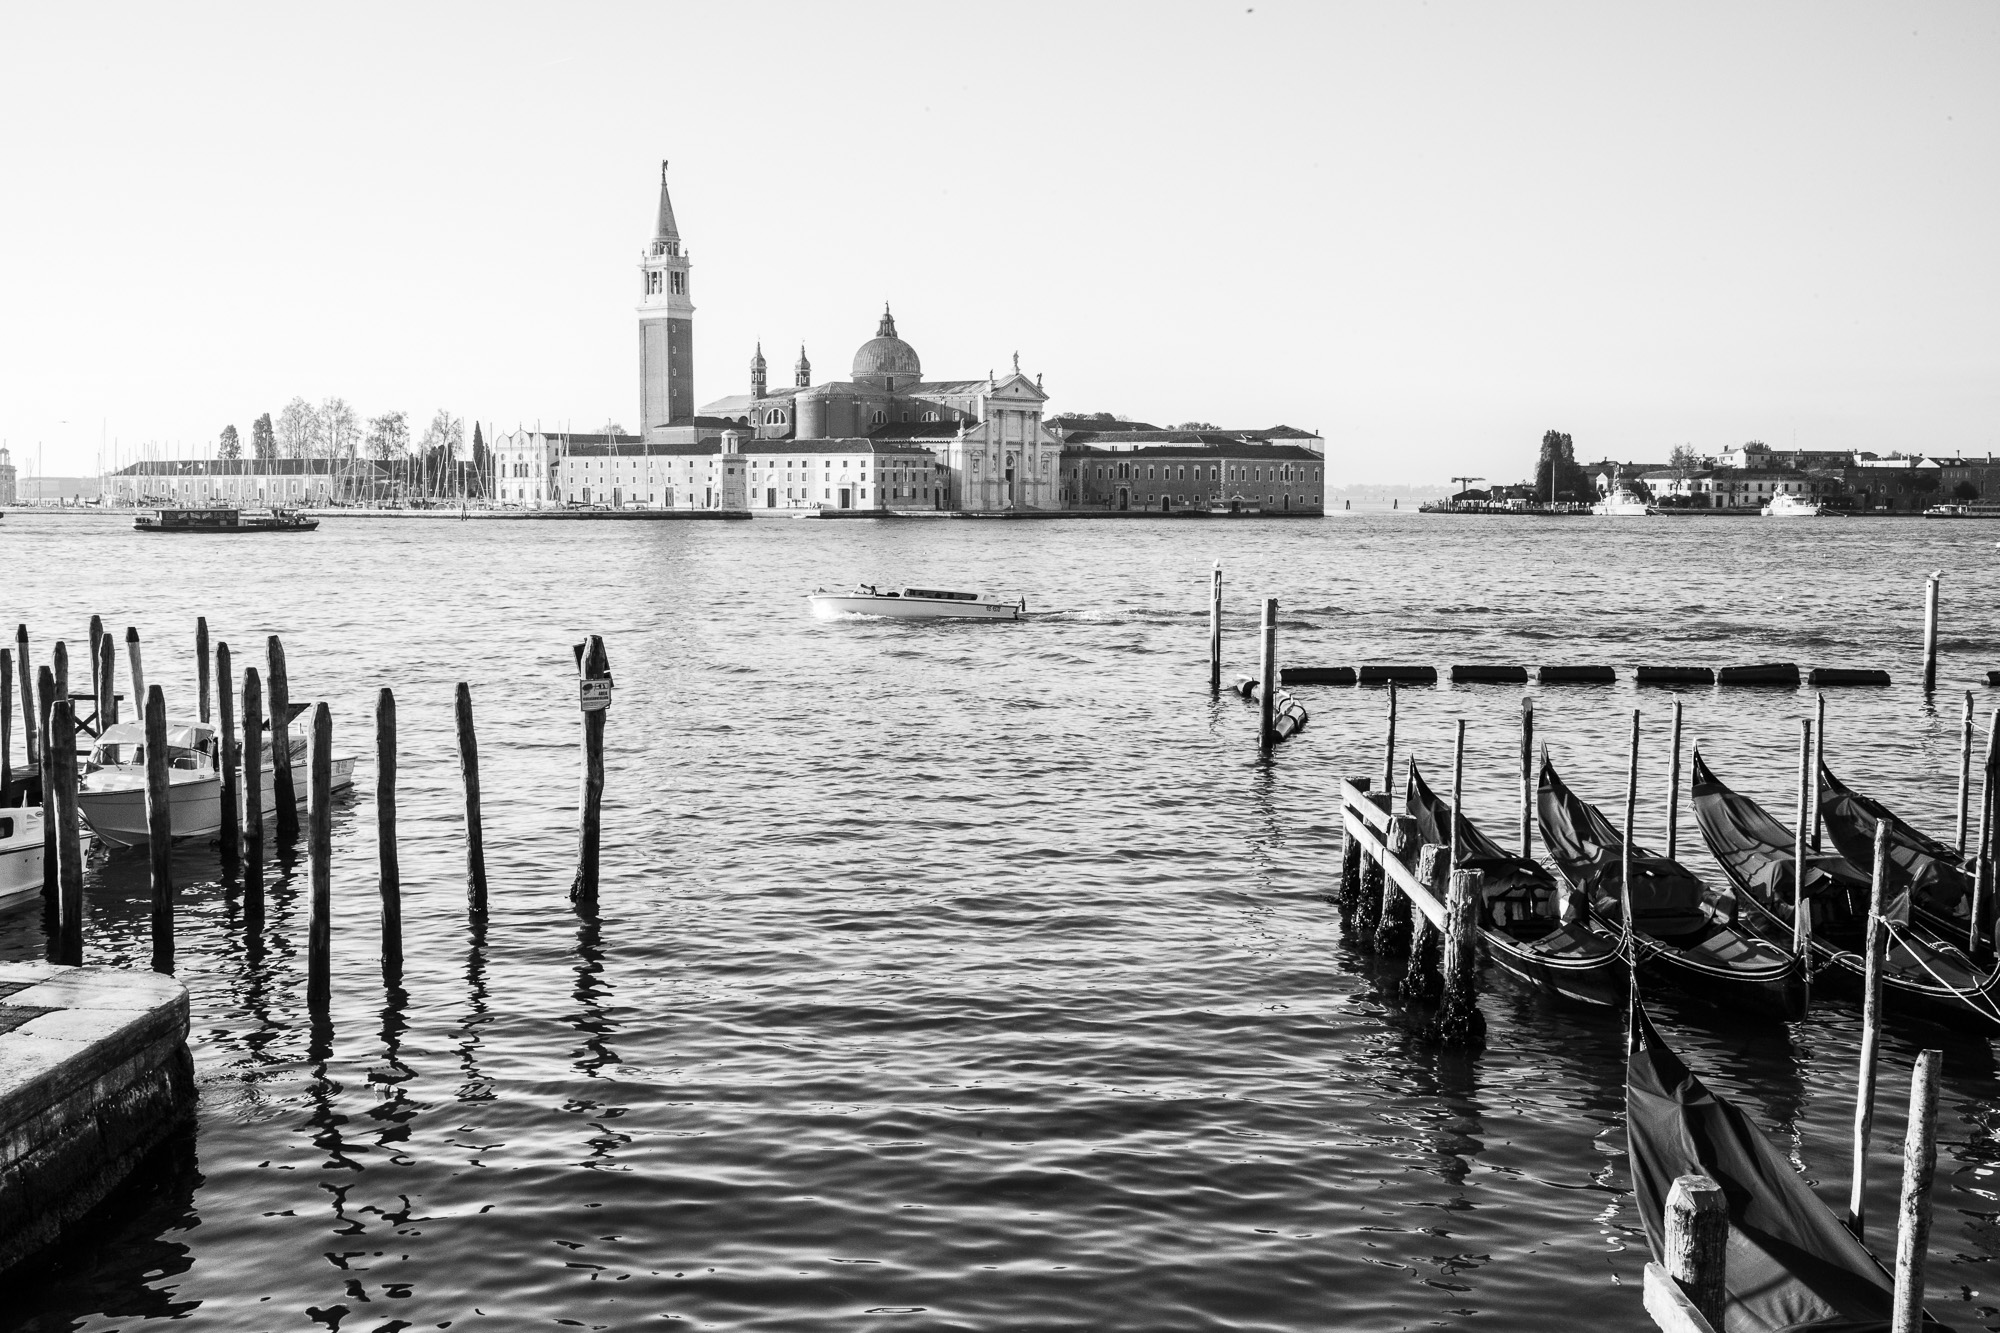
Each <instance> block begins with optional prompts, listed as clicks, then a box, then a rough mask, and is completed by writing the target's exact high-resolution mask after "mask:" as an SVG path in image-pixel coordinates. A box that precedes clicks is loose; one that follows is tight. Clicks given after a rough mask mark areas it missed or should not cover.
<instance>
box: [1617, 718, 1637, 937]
mask: <svg viewBox="0 0 2000 1333" xmlns="http://www.w3.org/2000/svg"><path fill="white" fill-rule="evenodd" d="M1638 813H1639V710H1638V709H1636V708H1635V709H1633V710H1632V745H1631V749H1630V751H1629V752H1628V757H1627V761H1626V768H1625V828H1624V830H1623V833H1622V836H1621V837H1620V838H1619V839H1618V914H1619V915H1620V916H1621V917H1623V918H1624V923H1623V927H1624V933H1625V936H1626V941H1627V943H1628V944H1629V943H1630V940H1631V935H1632V825H1633V824H1634V823H1635V822H1636V821H1637V819H1638ZM1626 961H1628V962H1629V963H1631V964H1632V965H1633V966H1634V967H1637V966H1638V959H1637V957H1636V956H1631V955H1629V954H1628V956H1627V960H1626Z"/></svg>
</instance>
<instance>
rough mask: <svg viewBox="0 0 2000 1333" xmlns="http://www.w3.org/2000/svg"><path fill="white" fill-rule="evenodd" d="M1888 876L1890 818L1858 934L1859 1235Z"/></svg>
mask: <svg viewBox="0 0 2000 1333" xmlns="http://www.w3.org/2000/svg"><path fill="white" fill-rule="evenodd" d="M1888 879H1889V822H1888V821H1887V820H1878V821H1876V824H1875V873H1874V876H1873V878H1872V879H1871V881H1870V883H1869V885H1868V929H1867V934H1866V935H1865V936H1864V937H1863V942H1862V946H1861V947H1862V949H1863V951H1864V954H1865V959H1864V962H1865V968H1864V971H1863V981H1862V989H1861V1070H1860V1074H1859V1076H1858V1077H1857V1079H1856V1080H1855V1090H1854V1153H1853V1162H1852V1165H1851V1166H1850V1168H1849V1173H1848V1181H1847V1229H1848V1230H1849V1231H1852V1232H1853V1233H1854V1238H1855V1239H1856V1240H1859V1239H1861V1233H1862V1230H1863V1229H1864V1227H1865V1224H1866V1219H1865V1217H1864V1214H1863V1198H1862V1192H1863V1190H1864V1189H1865V1188H1866V1186H1867V1183H1868V1139H1869V1136H1870V1135H1872V1134H1873V1133H1874V1132H1875V1061H1876V1056H1877V1051H1878V1050H1879V1048H1880V1044H1881V1039H1882V966H1883V962H1884V959H1885V956H1886V955H1887V953H1888V943H1889V940H1888V932H1887V931H1886V930H1884V929H1883V928H1882V892H1883V888H1884V886H1885V885H1886V884H1887V883H1888Z"/></svg>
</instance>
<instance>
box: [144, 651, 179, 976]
mask: <svg viewBox="0 0 2000 1333" xmlns="http://www.w3.org/2000/svg"><path fill="white" fill-rule="evenodd" d="M145 718H146V852H147V855H148V857H149V858H150V867H151V875H150V880H151V883H152V888H153V970H154V971H155V972H166V973H172V972H173V970H174V866H173V860H174V820H173V791H172V788H171V787H170V786H169V785H168V782H167V772H168V770H167V700H166V696H165V695H163V694H161V693H160V687H159V686H157V685H155V686H153V687H152V688H151V689H149V690H147V691H146V711H145Z"/></svg>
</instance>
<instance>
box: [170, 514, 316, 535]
mask: <svg viewBox="0 0 2000 1333" xmlns="http://www.w3.org/2000/svg"><path fill="white" fill-rule="evenodd" d="M132 526H133V528H135V529H136V530H138V531H140V532H311V531H312V530H313V529H314V528H317V527H318V526H319V520H318V519H316V518H307V517H306V516H305V515H303V514H301V513H299V511H298V510H296V509H268V510H263V511H253V512H251V513H247V514H246V513H244V512H243V511H242V510H240V509H148V510H145V511H144V512H142V513H141V514H140V515H139V516H138V518H136V519H134V520H133V522H132Z"/></svg>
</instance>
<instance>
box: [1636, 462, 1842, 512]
mask: <svg viewBox="0 0 2000 1333" xmlns="http://www.w3.org/2000/svg"><path fill="white" fill-rule="evenodd" d="M1644 480H1645V481H1646V484H1647V485H1648V486H1649V487H1650V488H1652V491H1653V496H1654V498H1655V499H1656V500H1677V501H1679V502H1680V503H1681V504H1683V505H1685V506H1687V507H1688V508H1691V509H1762V508H1763V507H1764V506H1765V505H1766V504H1768V503H1770V500H1771V497H1772V496H1774V495H1796V496H1799V497H1801V498H1821V499H1824V498H1827V497H1828V496H1831V495H1832V494H1834V493H1836V492H1837V490H1838V489H1839V487H1838V482H1837V480H1836V479H1835V478H1833V477H1830V476H1821V475H1816V474H1813V473H1809V472H1795V471H1793V470H1792V469H1790V468H1737V467H1713V468H1702V469H1701V470H1700V471H1697V472H1690V473H1686V474H1676V473H1674V472H1673V471H1671V470H1666V469H1661V470H1656V471H1653V472H1650V473H1647V474H1646V475H1645V478H1644Z"/></svg>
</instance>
